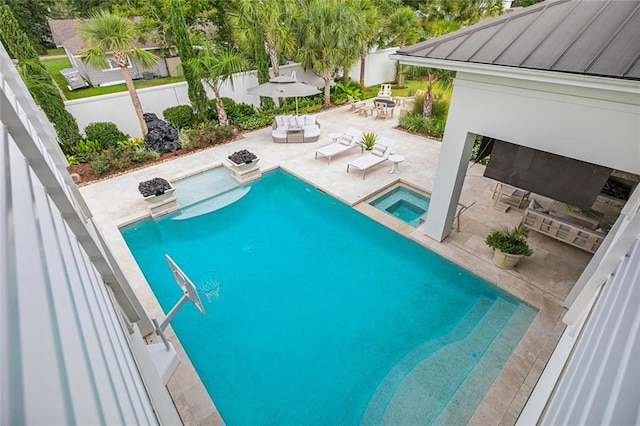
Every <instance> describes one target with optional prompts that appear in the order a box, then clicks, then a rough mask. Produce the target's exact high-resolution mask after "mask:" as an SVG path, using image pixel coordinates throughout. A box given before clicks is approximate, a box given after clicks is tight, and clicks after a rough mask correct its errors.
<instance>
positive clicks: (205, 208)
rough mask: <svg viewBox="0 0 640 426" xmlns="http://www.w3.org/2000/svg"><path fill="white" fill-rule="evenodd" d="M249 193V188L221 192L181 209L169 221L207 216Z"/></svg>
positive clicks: (241, 187)
mask: <svg viewBox="0 0 640 426" xmlns="http://www.w3.org/2000/svg"><path fill="white" fill-rule="evenodd" d="M249 191H251V187H250V186H240V187H237V188H233V189H230V190H227V191H226V192H223V193H218V194H216V195H214V196H212V197H209V198H207V199H205V200H202V201H199V202H197V203H195V204H192V205H190V206H188V207H183V208H182V209H181V211H180V214H178V215H176V216H174V217H172V218H171V219H172V220H185V219H190V218H192V217H196V216H200V215H203V214H207V213H210V212H212V211H216V210H219V209H221V208H223V207H226V206H228V205H229V204H232V203H235V202H236V201H238V200H239V199H240V198H242V197H244V196H245V195H247V193H248V192H249Z"/></svg>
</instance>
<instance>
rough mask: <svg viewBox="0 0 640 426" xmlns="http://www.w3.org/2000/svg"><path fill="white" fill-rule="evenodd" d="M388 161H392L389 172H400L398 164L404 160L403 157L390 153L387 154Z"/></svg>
mask: <svg viewBox="0 0 640 426" xmlns="http://www.w3.org/2000/svg"><path fill="white" fill-rule="evenodd" d="M389 161H391V163H392V165H391V170H389V173H398V174H400V169H399V168H398V165H399V164H400V163H402V162H403V161H404V157H403V156H402V155H398V154H391V155H389Z"/></svg>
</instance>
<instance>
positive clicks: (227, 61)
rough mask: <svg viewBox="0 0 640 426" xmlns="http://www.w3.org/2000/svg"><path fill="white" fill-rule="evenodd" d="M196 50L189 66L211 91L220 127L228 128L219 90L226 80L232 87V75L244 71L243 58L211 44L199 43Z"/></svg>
mask: <svg viewBox="0 0 640 426" xmlns="http://www.w3.org/2000/svg"><path fill="white" fill-rule="evenodd" d="M196 50H197V54H196V55H195V56H194V57H193V58H191V59H190V60H189V66H190V67H191V69H192V70H193V72H194V74H195V75H196V76H197V77H198V78H200V79H202V81H204V82H205V83H206V84H207V85H208V86H209V87H210V88H211V90H212V91H213V93H214V95H215V98H216V109H217V111H218V121H219V122H220V125H222V126H228V125H229V120H228V119H227V111H226V110H225V109H224V104H223V103H222V97H221V96H220V88H221V87H222V84H223V83H224V82H225V81H227V80H229V82H230V83H231V85H232V86H233V74H235V73H238V72H241V71H244V70H245V69H246V61H245V58H244V56H242V54H240V53H239V52H238V51H237V50H234V49H233V48H230V47H221V46H216V45H214V44H213V43H211V42H203V43H201V45H200V46H199V47H198V48H197V49H196Z"/></svg>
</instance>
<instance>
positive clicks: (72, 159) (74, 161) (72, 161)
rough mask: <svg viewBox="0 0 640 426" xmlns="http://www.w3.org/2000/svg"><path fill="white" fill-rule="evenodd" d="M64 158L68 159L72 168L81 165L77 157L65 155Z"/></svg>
mask: <svg viewBox="0 0 640 426" xmlns="http://www.w3.org/2000/svg"><path fill="white" fill-rule="evenodd" d="M64 156H65V158H66V159H67V163H69V165H70V166H76V165H78V164H80V161H78V159H77V158H76V156H75V155H69V154H65V155H64Z"/></svg>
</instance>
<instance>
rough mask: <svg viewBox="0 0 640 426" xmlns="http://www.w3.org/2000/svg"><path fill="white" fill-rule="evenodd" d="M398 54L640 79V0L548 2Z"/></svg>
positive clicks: (432, 40) (548, 0) (428, 41)
mask: <svg viewBox="0 0 640 426" xmlns="http://www.w3.org/2000/svg"><path fill="white" fill-rule="evenodd" d="M397 54H398V55H405V56H412V57H419V58H432V59H446V60H451V61H461V62H472V63H480V64H491V65H501V66H510V67H518V68H530V69H538V70H547V71H558V72H568V73H576V74H586V75H595V76H605V77H614V78H623V79H630V80H640V0H625V1H621V0H588V1H587V0H555V1H552V0H547V1H544V2H542V3H538V4H535V5H533V6H530V7H527V8H524V9H521V10H518V11H513V12H509V13H507V14H505V15H502V16H499V17H497V18H492V19H487V20H484V21H481V22H479V23H477V24H475V25H473V26H471V27H467V28H463V29H461V30H458V31H456V32H453V33H450V34H446V35H444V36H441V37H436V38H433V39H431V40H427V41H424V42H422V43H418V44H415V45H413V46H409V47H406V48H404V49H401V50H399V51H398V52H397Z"/></svg>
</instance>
